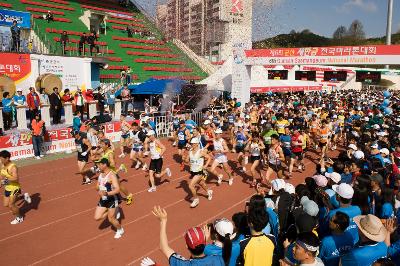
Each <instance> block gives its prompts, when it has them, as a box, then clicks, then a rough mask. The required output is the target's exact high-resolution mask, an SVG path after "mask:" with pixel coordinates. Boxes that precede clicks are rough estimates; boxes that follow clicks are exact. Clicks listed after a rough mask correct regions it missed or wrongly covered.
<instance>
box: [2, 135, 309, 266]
mask: <svg viewBox="0 0 400 266" xmlns="http://www.w3.org/2000/svg"><path fill="white" fill-rule="evenodd" d="M166 145H167V152H166V155H165V156H164V166H169V167H170V168H171V170H172V177H171V178H170V182H169V183H164V184H162V185H161V186H160V187H158V188H157V192H156V193H148V192H147V189H148V185H147V177H145V173H144V172H143V171H142V170H134V169H129V170H128V173H127V174H121V178H122V179H126V180H127V182H126V183H124V184H125V185H126V187H127V188H128V189H129V191H130V192H132V193H133V194H134V203H133V204H132V205H131V206H127V205H125V203H122V212H123V214H122V226H123V228H124V230H125V234H124V235H123V237H122V238H121V239H119V240H115V239H114V231H113V230H111V227H110V226H109V225H108V224H106V223H103V224H100V223H99V222H96V221H95V220H94V219H93V215H94V209H95V207H96V204H97V201H98V195H97V193H96V191H95V190H94V186H95V185H94V183H95V182H93V183H92V184H91V185H85V186H82V185H81V184H80V182H81V180H80V177H79V176H78V175H77V174H76V172H77V166H76V159H75V156H72V157H68V158H64V159H57V160H53V161H47V162H43V163H39V164H35V165H30V166H25V167H21V168H20V170H19V171H20V176H21V182H22V186H23V191H25V192H29V193H30V194H31V196H32V204H31V205H29V206H27V205H23V207H22V211H23V212H24V213H25V221H24V222H23V223H22V224H19V225H10V221H11V220H12V216H11V214H10V213H9V212H8V210H7V209H6V208H4V207H3V208H2V209H1V211H0V226H1V227H0V228H1V230H0V250H1V253H2V254H3V256H2V258H1V264H2V265H74V266H76V265H108V264H113V265H140V261H141V259H142V258H143V257H144V256H149V257H151V258H153V259H155V260H156V261H157V262H159V263H161V264H162V265H168V262H167V260H166V259H165V258H164V256H163V255H162V253H161V252H160V250H159V222H158V220H157V219H156V218H155V217H154V216H153V215H152V213H151V210H152V207H153V206H154V205H161V206H162V207H164V208H166V210H167V212H168V237H169V239H168V240H169V242H170V245H171V247H172V248H173V249H174V250H176V251H179V252H181V254H182V253H183V255H185V256H187V255H188V254H187V252H186V247H185V244H184V240H183V237H182V235H183V233H184V231H185V229H187V228H189V227H191V226H195V225H203V224H205V223H207V222H209V221H210V222H211V221H212V220H214V219H215V218H218V217H227V218H231V216H232V214H233V213H235V212H237V211H242V210H244V206H245V201H246V200H248V198H249V197H250V196H251V195H253V194H254V192H255V191H254V190H253V189H250V187H249V185H248V184H246V183H244V181H243V178H242V176H243V174H240V175H238V174H236V175H235V181H234V184H233V186H231V187H229V186H228V184H227V182H223V183H222V185H221V186H219V187H218V186H216V182H215V180H210V181H209V186H212V187H213V188H212V189H213V190H214V197H213V200H212V201H208V200H207V199H206V198H205V195H204V197H200V205H199V206H198V207H197V208H195V209H190V207H189V204H190V202H189V201H188V199H187V198H188V191H189V190H188V187H187V180H188V177H189V173H188V172H187V171H186V172H180V171H179V165H178V163H176V161H175V160H174V157H173V155H174V154H175V153H176V152H177V150H176V148H174V147H172V146H171V144H170V143H166ZM127 157H128V156H127ZM127 157H126V158H124V159H118V163H121V162H124V163H126V164H127V166H128V168H129V166H130V162H129V159H128V158H127ZM308 157H311V158H316V155H315V154H314V153H308ZM230 158H236V156H235V155H233V154H231V155H230ZM235 160H236V159H235ZM305 164H306V172H305V173H302V174H301V173H297V172H294V178H293V179H292V180H291V182H292V183H293V184H297V183H299V182H302V181H303V180H304V178H305V177H306V176H310V175H311V174H312V173H314V171H315V163H314V162H312V161H310V160H309V159H306V161H305ZM17 165H18V162H17ZM218 171H221V169H218ZM248 173H249V166H248ZM201 193H203V192H202V191H201Z"/></svg>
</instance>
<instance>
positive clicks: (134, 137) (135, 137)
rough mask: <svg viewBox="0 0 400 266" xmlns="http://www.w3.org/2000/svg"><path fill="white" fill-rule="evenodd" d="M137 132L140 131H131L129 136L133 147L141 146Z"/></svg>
mask: <svg viewBox="0 0 400 266" xmlns="http://www.w3.org/2000/svg"><path fill="white" fill-rule="evenodd" d="M139 132H140V131H136V133H133V132H131V138H132V142H133V147H141V146H143V144H142V142H141V141H140V139H139Z"/></svg>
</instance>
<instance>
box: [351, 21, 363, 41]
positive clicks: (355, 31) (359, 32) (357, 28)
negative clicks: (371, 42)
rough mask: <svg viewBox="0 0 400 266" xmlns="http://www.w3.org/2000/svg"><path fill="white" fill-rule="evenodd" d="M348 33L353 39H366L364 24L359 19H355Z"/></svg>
mask: <svg viewBox="0 0 400 266" xmlns="http://www.w3.org/2000/svg"><path fill="white" fill-rule="evenodd" d="M347 35H348V36H349V37H350V38H351V39H353V40H363V39H365V32H364V26H363V24H362V23H361V21H359V20H358V19H356V20H354V21H353V22H352V23H351V25H350V27H349V30H348V31H347Z"/></svg>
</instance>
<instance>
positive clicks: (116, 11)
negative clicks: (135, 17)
mask: <svg viewBox="0 0 400 266" xmlns="http://www.w3.org/2000/svg"><path fill="white" fill-rule="evenodd" d="M21 1H22V0H21ZM81 6H82V7H83V8H86V9H92V10H98V11H105V12H112V13H117V14H118V13H119V14H124V15H132V13H130V12H123V11H118V10H112V9H108V8H102V7H95V6H89V5H81Z"/></svg>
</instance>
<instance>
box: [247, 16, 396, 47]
mask: <svg viewBox="0 0 400 266" xmlns="http://www.w3.org/2000/svg"><path fill="white" fill-rule="evenodd" d="M365 35H366V34H365V31H364V26H363V24H362V23H361V22H360V21H359V20H354V21H353V22H352V23H351V24H350V26H349V27H346V26H343V25H341V26H339V27H338V28H337V29H336V30H335V31H334V32H333V34H332V38H327V37H324V36H320V35H317V34H315V33H312V32H311V31H310V30H308V29H305V30H303V31H301V32H296V31H295V30H292V31H291V32H290V33H289V34H279V35H277V36H275V37H272V38H268V39H265V40H261V41H256V42H254V43H253V48H277V47H316V46H337V45H368V44H385V40H386V37H385V36H383V37H379V38H366V37H365ZM392 44H400V31H399V32H397V33H395V34H392Z"/></svg>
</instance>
